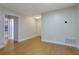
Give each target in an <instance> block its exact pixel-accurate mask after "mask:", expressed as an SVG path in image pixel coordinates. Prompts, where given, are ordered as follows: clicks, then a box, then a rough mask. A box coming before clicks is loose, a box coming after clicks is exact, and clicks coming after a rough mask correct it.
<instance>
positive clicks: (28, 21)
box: [18, 17, 37, 41]
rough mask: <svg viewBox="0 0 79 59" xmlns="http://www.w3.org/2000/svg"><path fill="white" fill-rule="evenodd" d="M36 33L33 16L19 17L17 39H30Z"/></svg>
mask: <svg viewBox="0 0 79 59" xmlns="http://www.w3.org/2000/svg"><path fill="white" fill-rule="evenodd" d="M36 35H37V34H36V21H35V19H33V17H21V18H20V19H19V37H18V38H19V41H23V40H27V39H30V38H32V37H35V36H36Z"/></svg>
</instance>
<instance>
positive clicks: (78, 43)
mask: <svg viewBox="0 0 79 59" xmlns="http://www.w3.org/2000/svg"><path fill="white" fill-rule="evenodd" d="M77 7H78V10H77V11H78V40H77V46H78V48H79V4H78V6H77Z"/></svg>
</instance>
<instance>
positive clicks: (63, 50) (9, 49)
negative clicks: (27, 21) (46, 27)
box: [0, 37, 79, 55]
mask: <svg viewBox="0 0 79 59" xmlns="http://www.w3.org/2000/svg"><path fill="white" fill-rule="evenodd" d="M0 54H1V55H79V50H78V49H76V48H73V47H68V46H64V45H57V44H51V43H46V42H42V41H41V39H40V37H35V38H32V39H29V40H25V41H22V42H20V43H19V42H13V41H9V42H8V44H7V45H6V47H4V48H2V49H0Z"/></svg>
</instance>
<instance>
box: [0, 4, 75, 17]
mask: <svg viewBox="0 0 79 59" xmlns="http://www.w3.org/2000/svg"><path fill="white" fill-rule="evenodd" d="M0 5H2V6H3V7H6V8H8V9H10V10H13V11H15V12H17V13H19V14H22V15H25V16H32V15H39V14H41V13H44V12H48V11H51V10H56V9H61V8H65V7H70V6H73V5H75V4H74V3H3V4H0Z"/></svg>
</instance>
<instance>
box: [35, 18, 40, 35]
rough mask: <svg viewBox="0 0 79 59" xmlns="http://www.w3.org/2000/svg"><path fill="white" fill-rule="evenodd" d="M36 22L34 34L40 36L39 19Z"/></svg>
mask: <svg viewBox="0 0 79 59" xmlns="http://www.w3.org/2000/svg"><path fill="white" fill-rule="evenodd" d="M35 21H36V32H37V36H41V19H38V20H35Z"/></svg>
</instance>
